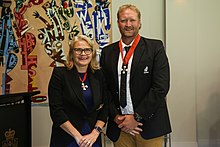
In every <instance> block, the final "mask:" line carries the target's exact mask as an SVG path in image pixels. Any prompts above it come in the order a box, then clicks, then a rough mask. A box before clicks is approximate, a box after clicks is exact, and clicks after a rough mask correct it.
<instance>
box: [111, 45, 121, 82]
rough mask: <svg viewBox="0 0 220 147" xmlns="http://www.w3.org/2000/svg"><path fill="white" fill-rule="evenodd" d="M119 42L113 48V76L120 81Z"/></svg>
mask: <svg viewBox="0 0 220 147" xmlns="http://www.w3.org/2000/svg"><path fill="white" fill-rule="evenodd" d="M119 55H120V52H119V42H117V43H116V44H115V46H114V48H113V55H112V70H113V74H114V75H113V77H114V79H115V81H116V83H118V58H119Z"/></svg>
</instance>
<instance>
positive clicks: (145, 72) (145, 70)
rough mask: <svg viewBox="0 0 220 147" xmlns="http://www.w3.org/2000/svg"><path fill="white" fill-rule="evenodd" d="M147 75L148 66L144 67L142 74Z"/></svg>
mask: <svg viewBox="0 0 220 147" xmlns="http://www.w3.org/2000/svg"><path fill="white" fill-rule="evenodd" d="M147 73H149V71H148V66H146V67H145V69H144V74H147Z"/></svg>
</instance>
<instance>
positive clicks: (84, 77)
mask: <svg viewBox="0 0 220 147" xmlns="http://www.w3.org/2000/svg"><path fill="white" fill-rule="evenodd" d="M86 77H87V73H85V74H84V76H83V79H82V78H81V77H80V76H79V80H80V81H81V82H82V83H84V82H85V80H86Z"/></svg>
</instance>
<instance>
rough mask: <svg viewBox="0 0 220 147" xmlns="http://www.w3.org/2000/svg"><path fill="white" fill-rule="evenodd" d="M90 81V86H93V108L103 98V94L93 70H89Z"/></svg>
mask: <svg viewBox="0 0 220 147" xmlns="http://www.w3.org/2000/svg"><path fill="white" fill-rule="evenodd" d="M89 82H90V86H91V88H92V96H93V102H94V107H93V109H94V108H96V107H97V105H99V103H100V102H99V101H100V98H101V94H100V84H99V81H98V80H97V79H96V78H95V76H94V74H92V73H91V71H89Z"/></svg>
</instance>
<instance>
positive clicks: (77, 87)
mask: <svg viewBox="0 0 220 147" xmlns="http://www.w3.org/2000/svg"><path fill="white" fill-rule="evenodd" d="M67 78H68V79H69V82H70V85H71V87H72V90H73V91H74V93H75V94H76V97H77V98H78V99H79V101H80V102H81V103H82V105H83V106H84V107H85V109H86V104H85V100H84V98H83V93H82V89H81V82H80V80H79V75H78V72H77V70H76V68H75V67H73V69H71V70H70V71H69V72H68V75H67Z"/></svg>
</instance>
